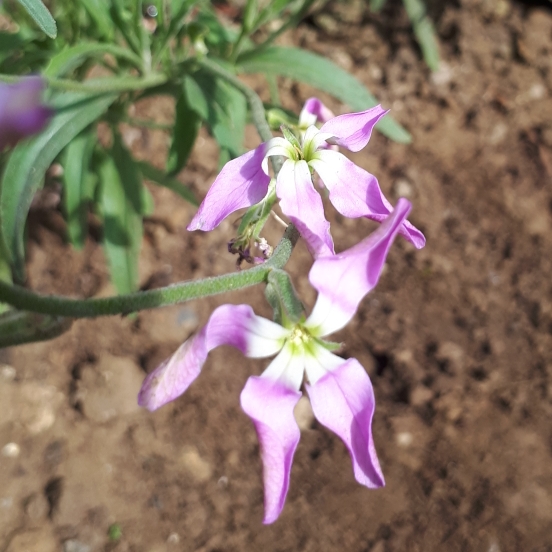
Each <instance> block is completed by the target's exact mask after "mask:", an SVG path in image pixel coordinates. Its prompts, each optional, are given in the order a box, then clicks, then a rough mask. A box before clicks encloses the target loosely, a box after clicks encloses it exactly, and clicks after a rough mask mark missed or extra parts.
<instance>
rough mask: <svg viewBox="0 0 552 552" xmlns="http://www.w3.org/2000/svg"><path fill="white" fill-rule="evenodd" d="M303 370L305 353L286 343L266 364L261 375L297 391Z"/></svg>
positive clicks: (301, 381)
mask: <svg viewBox="0 0 552 552" xmlns="http://www.w3.org/2000/svg"><path fill="white" fill-rule="evenodd" d="M304 371H305V355H304V354H303V352H302V351H297V350H295V349H294V348H293V347H290V346H289V344H286V345H284V347H283V349H282V350H281V351H280V352H279V353H278V356H277V357H276V358H275V359H274V360H273V361H272V362H271V363H270V364H269V365H268V366H267V368H266V369H265V371H264V372H263V373H262V374H261V377H262V378H267V379H270V380H278V381H279V382H280V383H281V384H283V385H285V386H286V387H287V388H288V389H294V390H295V391H299V389H300V387H301V384H302V383H303V372H304Z"/></svg>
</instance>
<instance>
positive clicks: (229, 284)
mask: <svg viewBox="0 0 552 552" xmlns="http://www.w3.org/2000/svg"><path fill="white" fill-rule="evenodd" d="M298 239H299V233H298V232H297V230H296V229H295V227H294V226H293V225H289V226H288V228H287V229H286V231H285V233H284V235H283V237H282V239H281V240H280V243H279V244H278V246H277V247H276V249H275V250H274V254H273V255H272V257H271V258H270V259H269V260H268V261H266V262H265V263H264V264H262V265H258V266H255V267H253V268H250V269H248V270H243V271H241V272H235V273H230V274H224V275H222V276H214V277H211V278H204V279H202V280H193V281H188V282H181V283H178V284H173V285H170V286H166V287H163V288H158V289H152V290H147V291H140V292H136V293H129V294H125V295H118V296H115V297H102V298H99V299H70V298H68V297H61V296H57V295H40V294H38V293H34V292H33V291H30V290H28V289H25V288H23V287H20V286H14V285H10V284H7V283H5V282H1V281H0V302H3V303H7V304H9V305H11V306H12V307H15V308H16V309H19V310H23V311H30V312H36V313H42V314H50V315H52V316H64V317H69V318H94V317H96V316H109V315H115V314H123V315H124V314H130V313H132V312H138V311H141V310H145V309H153V308H158V307H166V306H168V305H174V304H177V303H184V302H186V301H191V300H192V299H200V298H202V297H209V296H211V295H218V294H220V293H224V292H226V291H234V290H237V289H243V288H246V287H250V286H254V285H257V284H262V283H263V282H266V280H267V278H268V276H269V274H270V272H271V271H272V270H274V269H280V268H283V267H284V266H285V265H286V263H287V261H288V260H289V258H290V256H291V253H292V251H293V248H294V247H295V244H296V243H297V240H298ZM1 323H2V321H1V320H0V334H2V326H1Z"/></svg>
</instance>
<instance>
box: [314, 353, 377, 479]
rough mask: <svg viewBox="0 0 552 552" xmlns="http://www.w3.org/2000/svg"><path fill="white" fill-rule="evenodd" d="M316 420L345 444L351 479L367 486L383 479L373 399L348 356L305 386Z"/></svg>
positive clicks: (364, 378)
mask: <svg viewBox="0 0 552 552" xmlns="http://www.w3.org/2000/svg"><path fill="white" fill-rule="evenodd" d="M306 388H307V393H308V394H309V397H310V401H311V405H312V410H313V412H314V416H315V417H316V419H317V420H318V421H319V422H320V423H321V424H322V425H324V426H326V427H327V428H328V429H330V430H331V431H333V432H334V433H335V434H336V435H337V436H339V437H340V438H341V440H342V441H343V442H344V443H345V446H346V447H347V449H348V450H349V454H350V455H351V460H352V461H353V471H354V474H355V479H356V480H357V481H358V482H359V483H360V484H361V485H365V486H366V487H369V488H371V489H374V488H377V487H383V486H384V485H385V481H384V479H383V474H382V472H381V468H380V465H379V461H378V457H377V454H376V449H375V446H374V441H373V438H372V417H373V415H374V409H375V407H376V402H375V399H374V390H373V389H372V383H371V382H370V378H369V377H368V374H367V373H366V372H365V370H364V368H363V367H362V366H361V365H360V363H359V362H358V360H356V359H354V358H352V359H349V360H348V361H346V362H344V363H343V364H342V365H341V366H340V367H339V368H337V369H335V370H333V371H331V372H328V373H327V374H326V375H325V376H324V377H322V378H321V379H319V380H318V382H317V383H316V384H315V385H307V386H306Z"/></svg>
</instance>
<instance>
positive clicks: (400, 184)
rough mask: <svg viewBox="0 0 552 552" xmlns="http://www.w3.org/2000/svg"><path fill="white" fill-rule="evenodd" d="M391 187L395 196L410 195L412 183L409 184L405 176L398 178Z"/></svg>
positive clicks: (407, 196) (408, 196)
mask: <svg viewBox="0 0 552 552" xmlns="http://www.w3.org/2000/svg"><path fill="white" fill-rule="evenodd" d="M393 187H394V189H395V195H396V196H397V197H406V198H410V197H412V192H413V190H412V184H410V182H408V180H406V178H399V179H398V180H397V181H396V182H395V185H394V186H393Z"/></svg>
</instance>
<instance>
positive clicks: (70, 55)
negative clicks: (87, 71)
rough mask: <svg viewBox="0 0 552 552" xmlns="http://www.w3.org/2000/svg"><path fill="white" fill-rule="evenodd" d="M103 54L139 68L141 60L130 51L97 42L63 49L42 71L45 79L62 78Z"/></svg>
mask: <svg viewBox="0 0 552 552" xmlns="http://www.w3.org/2000/svg"><path fill="white" fill-rule="evenodd" d="M105 54H111V55H113V56H115V57H119V58H122V59H126V60H127V61H130V62H132V63H134V64H135V65H137V66H138V67H140V66H141V60H140V58H138V57H137V56H136V54H134V53H133V52H132V51H130V50H128V49H125V48H120V47H119V46H115V45H113V44H99V43H97V42H85V43H83V44H77V45H76V46H71V47H68V48H65V49H64V50H62V51H61V52H59V53H58V54H56V55H55V56H54V57H52V59H51V60H50V64H49V65H48V67H47V68H46V70H45V71H44V76H45V77H62V76H63V75H65V74H67V73H70V72H71V71H73V70H74V69H77V68H78V67H80V66H81V65H82V64H83V63H84V62H85V61H86V60H87V59H89V58H91V57H103V56H104V55H105Z"/></svg>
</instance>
